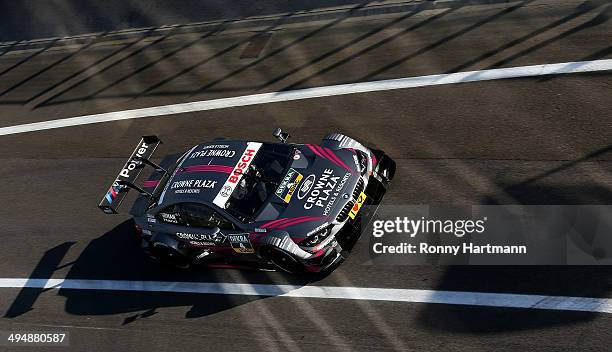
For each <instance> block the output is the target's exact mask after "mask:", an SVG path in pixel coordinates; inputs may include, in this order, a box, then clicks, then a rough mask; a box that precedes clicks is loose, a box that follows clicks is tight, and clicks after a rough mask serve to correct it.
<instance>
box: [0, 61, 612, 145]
mask: <svg viewBox="0 0 612 352" xmlns="http://www.w3.org/2000/svg"><path fill="white" fill-rule="evenodd" d="M608 70H612V59H607V60H595V61H579V62H564V63H557V64H545V65H532V66H520V67H510V68H499V69H492V70H482V71H469V72H458V73H448V74H439V75H429V76H420V77H407V78H398V79H388V80H382V81H373V82H359V83H349V84H340V85H335V86H324V87H315V88H308V89H299V90H292V91H286V92H273V93H262V94H253V95H244V96H238V97H231V98H221V99H212V100H203V101H195V102H191V103H181V104H172V105H163V106H154V107H150V108H143V109H133V110H124V111H115V112H108V113H102V114H95V115H85V116H78V117H70V118H64V119H58V120H50V121H43V122H34V123H28V124H23V125H15V126H7V127H2V128H0V136H2V135H9V134H16V133H25V132H33V131H40V130H48V129H53V128H61V127H70V126H79V125H88V124H93V123H100V122H109V121H119V120H128V119H138V118H143V117H154V116H166V115H174V114H182V113H187V112H196V111H206V110H217V109H226V108H232V107H238V106H247V105H256V104H268V103H277V102H283V101H291V100H302V99H312V98H321V97H330V96H336V95H344V94H355V93H366V92H377V91H384V90H393V89H404V88H415V87H425V86H434V85H441V84H454V83H466V82H477V81H489V80H496V79H506V78H519V77H535V76H544V75H557V74H566V73H582V72H596V71H608Z"/></svg>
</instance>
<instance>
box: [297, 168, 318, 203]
mask: <svg viewBox="0 0 612 352" xmlns="http://www.w3.org/2000/svg"><path fill="white" fill-rule="evenodd" d="M316 179H317V177H316V176H315V175H312V174H310V175H308V177H306V179H305V180H304V182H302V187H300V189H299V190H298V194H297V197H298V199H300V200H302V199H304V197H306V195H308V192H310V189H311V188H312V185H314V183H315V181H316Z"/></svg>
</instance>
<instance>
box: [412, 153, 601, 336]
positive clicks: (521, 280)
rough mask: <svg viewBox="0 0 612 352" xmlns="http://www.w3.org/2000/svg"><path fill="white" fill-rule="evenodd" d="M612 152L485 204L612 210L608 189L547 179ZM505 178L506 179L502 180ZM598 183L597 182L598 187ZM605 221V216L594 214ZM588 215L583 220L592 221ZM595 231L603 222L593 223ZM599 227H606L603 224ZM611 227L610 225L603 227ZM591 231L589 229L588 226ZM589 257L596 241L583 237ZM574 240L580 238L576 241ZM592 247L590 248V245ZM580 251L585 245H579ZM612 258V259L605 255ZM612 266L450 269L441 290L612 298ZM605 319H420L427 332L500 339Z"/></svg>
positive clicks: (561, 315) (460, 311)
mask: <svg viewBox="0 0 612 352" xmlns="http://www.w3.org/2000/svg"><path fill="white" fill-rule="evenodd" d="M611 151H612V145H609V146H607V147H604V148H601V149H598V150H595V151H593V152H591V153H588V154H586V155H585V156H583V157H581V158H578V159H575V160H571V161H568V162H565V163H563V164H561V165H560V166H557V167H555V168H552V169H550V170H548V171H545V172H542V173H540V174H537V175H535V176H533V177H530V178H528V179H526V180H524V181H522V182H519V183H516V184H513V185H507V186H503V185H501V184H502V182H499V181H498V182H497V184H500V192H499V193H498V194H493V195H488V196H486V197H484V198H483V199H482V201H481V204H491V205H496V204H505V203H507V201H503V202H502V201H501V200H502V199H506V200H507V199H510V200H512V201H513V203H514V204H527V205H536V204H537V205H546V204H550V205H575V204H612V191H611V189H610V188H609V187H605V184H604V183H599V184H597V183H592V184H591V183H587V182H588V180H583V181H582V184H580V185H576V186H564V185H555V184H550V183H548V182H546V180H545V179H546V178H547V177H549V176H552V175H554V174H557V173H560V172H563V171H565V170H567V169H569V168H572V167H576V166H577V165H579V164H580V163H583V162H593V161H597V160H598V159H599V158H601V157H602V156H604V155H605V154H608V153H610V152H611ZM499 177H503V176H501V175H500V176H499ZM593 182H595V181H593ZM592 215H593V216H594V217H593V219H600V218H601V214H592ZM588 216H589V215H588V214H582V215H581V217H582V218H584V217H588ZM592 225H593V226H592V228H588V229H587V232H588V231H589V230H590V231H595V230H596V229H595V228H596V227H597V222H596V221H593V224H592ZM599 226H602V225H601V224H600V225H599ZM603 226H609V225H603ZM587 227H588V226H587ZM579 232H580V233H581V235H582V237H581V238H580V240H582V241H584V244H585V246H584V248H583V250H585V251H590V252H589V253H595V251H596V249H597V248H596V247H597V246H595V245H594V238H592V237H591V238H590V237H589V236H588V233H582V231H579ZM571 238H572V239H573V240H576V238H574V237H571ZM589 241H590V242H589ZM576 245H578V246H580V244H578V243H576ZM605 255H607V256H610V253H605ZM611 278H612V267H610V266H518V267H517V266H467V265H463V266H450V267H447V268H446V271H445V272H444V274H443V276H442V277H441V278H440V280H439V282H438V283H437V285H436V286H435V288H434V289H435V290H443V291H476V292H495V293H515V294H534V295H553V296H576V297H610V293H611V292H612V279H611ZM598 316H600V314H597V313H591V312H572V311H563V312H561V311H551V310H537V309H515V308H493V307H477V306H445V305H431V304H430V305H426V306H424V308H423V309H422V311H421V313H420V319H419V322H420V324H421V325H422V326H423V327H425V328H427V329H436V330H441V331H452V332H458V333H464V334H475V335H480V334H494V333H501V332H507V331H521V330H534V329H541V328H543V327H553V326H560V325H571V324H582V323H585V322H588V321H591V320H593V319H596V318H597V317H598Z"/></svg>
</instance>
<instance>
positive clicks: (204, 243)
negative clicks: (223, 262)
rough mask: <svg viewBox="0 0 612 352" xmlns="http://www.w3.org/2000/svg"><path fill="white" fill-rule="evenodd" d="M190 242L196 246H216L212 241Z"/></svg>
mask: <svg viewBox="0 0 612 352" xmlns="http://www.w3.org/2000/svg"><path fill="white" fill-rule="evenodd" d="M189 244H190V245H191V246H194V247H205V246H214V245H215V244H214V243H212V242H201V241H189Z"/></svg>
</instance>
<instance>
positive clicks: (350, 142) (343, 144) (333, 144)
mask: <svg viewBox="0 0 612 352" xmlns="http://www.w3.org/2000/svg"><path fill="white" fill-rule="evenodd" d="M321 145H322V146H324V147H327V148H330V149H344V148H354V149H357V150H361V151H363V152H366V153H367V152H369V151H368V148H366V147H365V146H364V145H363V144H361V143H359V142H357V141H356V140H354V139H353V138H351V137H349V136H345V135H343V134H341V133H330V134H328V135H327V136H325V138H323V141H322V142H321Z"/></svg>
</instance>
